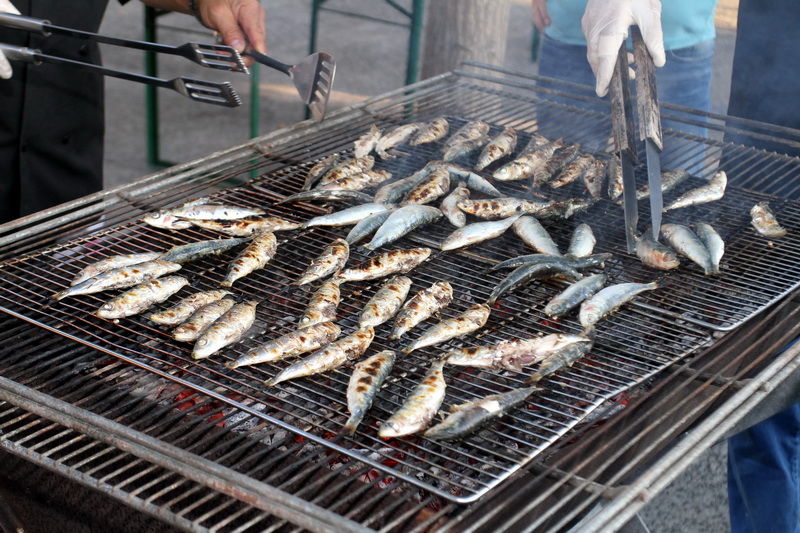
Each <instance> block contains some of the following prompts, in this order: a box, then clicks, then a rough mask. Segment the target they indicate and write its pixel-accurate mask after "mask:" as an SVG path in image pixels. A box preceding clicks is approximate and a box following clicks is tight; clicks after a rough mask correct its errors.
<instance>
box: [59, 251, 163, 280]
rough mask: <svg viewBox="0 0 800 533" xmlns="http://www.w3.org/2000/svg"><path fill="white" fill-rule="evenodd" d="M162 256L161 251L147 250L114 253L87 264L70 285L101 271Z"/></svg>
mask: <svg viewBox="0 0 800 533" xmlns="http://www.w3.org/2000/svg"><path fill="white" fill-rule="evenodd" d="M159 257H161V252H145V253H139V254H125V255H112V256H111V257H107V258H105V259H103V260H101V261H97V262H95V263H92V264H90V265H87V266H85V267H83V268H82V269H81V271H80V272H78V273H77V274H76V275H75V277H74V278H73V279H72V281H71V282H70V286H72V285H77V284H78V283H80V282H82V281H86V280H87V279H89V278H91V277H92V276H96V275H98V274H100V273H101V272H106V271H107V270H111V269H114V268H120V267H125V266H131V265H138V264H139V263H144V262H146V261H152V260H154V259H158V258H159Z"/></svg>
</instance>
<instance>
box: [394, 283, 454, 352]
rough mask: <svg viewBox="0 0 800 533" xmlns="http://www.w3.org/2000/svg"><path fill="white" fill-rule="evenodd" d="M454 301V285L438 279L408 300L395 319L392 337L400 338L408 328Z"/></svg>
mask: <svg viewBox="0 0 800 533" xmlns="http://www.w3.org/2000/svg"><path fill="white" fill-rule="evenodd" d="M452 301H453V287H452V285H450V283H448V282H447V281H437V282H436V283H434V284H433V285H431V286H430V287H428V288H427V289H423V290H421V291H419V292H418V293H417V294H415V295H414V296H413V297H412V298H411V299H410V300H408V301H407V302H406V303H405V304H404V305H403V307H402V308H401V309H400V311H398V313H397V315H396V316H395V319H394V329H393V330H392V334H391V335H390V336H389V338H390V339H399V338H400V337H402V336H403V335H404V334H405V333H406V332H407V331H408V330H410V329H412V328H413V327H414V326H416V325H417V324H419V323H420V322H422V321H423V320H426V319H428V318H430V317H431V316H433V314H434V313H436V312H438V311H439V310H441V309H444V308H445V307H447V306H448V305H450V302H452Z"/></svg>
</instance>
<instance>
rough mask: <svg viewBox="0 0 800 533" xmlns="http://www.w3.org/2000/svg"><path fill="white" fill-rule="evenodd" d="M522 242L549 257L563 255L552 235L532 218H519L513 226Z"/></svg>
mask: <svg viewBox="0 0 800 533" xmlns="http://www.w3.org/2000/svg"><path fill="white" fill-rule="evenodd" d="M511 227H512V228H513V229H514V233H516V234H517V236H519V238H520V239H522V242H524V243H525V244H527V245H528V246H530V247H531V248H533V249H534V250H536V251H537V252H541V253H543V254H547V255H561V250H559V249H558V245H557V244H556V242H555V241H554V240H553V238H552V237H551V236H550V233H548V231H547V230H546V229H545V228H544V226H542V224H541V222H539V221H538V220H537V219H536V218H534V217H532V216H523V217H519V218H518V219H517V220H516V221H515V222H514V224H512V226H511Z"/></svg>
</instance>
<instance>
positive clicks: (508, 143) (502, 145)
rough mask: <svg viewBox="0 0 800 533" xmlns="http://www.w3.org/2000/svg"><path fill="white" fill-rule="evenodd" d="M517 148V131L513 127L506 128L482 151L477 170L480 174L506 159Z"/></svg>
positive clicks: (476, 166)
mask: <svg viewBox="0 0 800 533" xmlns="http://www.w3.org/2000/svg"><path fill="white" fill-rule="evenodd" d="M516 147H517V131H516V130H515V129H514V128H512V127H511V126H506V127H504V128H503V131H502V132H500V133H499V134H498V135H497V136H495V137H494V138H493V139H492V140H491V141H489V143H488V144H487V145H486V146H484V147H483V150H481V155H479V156H478V163H477V164H476V165H475V170H477V171H478V172H480V171H481V170H483V169H484V168H486V167H488V166H489V165H491V164H492V163H494V162H495V161H497V160H499V159H502V158H503V157H506V156H507V155H509V154H510V153H511V152H513V151H514V148H516Z"/></svg>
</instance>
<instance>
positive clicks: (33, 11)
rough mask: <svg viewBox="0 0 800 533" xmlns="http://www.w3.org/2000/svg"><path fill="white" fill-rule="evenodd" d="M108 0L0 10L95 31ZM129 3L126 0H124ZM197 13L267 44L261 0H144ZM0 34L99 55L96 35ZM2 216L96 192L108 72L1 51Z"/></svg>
mask: <svg viewBox="0 0 800 533" xmlns="http://www.w3.org/2000/svg"><path fill="white" fill-rule="evenodd" d="M108 1H109V0H80V1H79V2H69V1H65V0H14V3H12V2H11V1H9V0H0V12H7V13H15V14H20V12H21V14H23V15H27V16H31V17H35V18H40V19H46V20H49V21H50V22H51V23H52V24H55V25H58V26H64V27H69V28H74V29H78V30H83V31H90V32H97V30H98V29H99V27H100V23H101V21H102V19H103V15H104V13H105V10H106V6H107V4H108ZM119 1H120V2H121V3H123V4H124V3H127V2H128V0H119ZM142 1H143V3H145V4H147V5H150V6H151V7H155V8H160V9H168V10H172V11H178V12H182V13H187V14H193V15H194V16H195V17H196V18H197V19H198V20H199V21H200V22H201V23H202V24H203V25H204V26H206V27H208V28H210V29H213V30H216V31H218V32H219V33H220V34H221V36H222V38H223V40H224V42H225V43H226V44H228V45H230V46H232V47H234V48H236V49H237V50H240V51H243V50H244V49H245V46H246V45H247V44H248V43H252V44H251V45H252V46H253V48H255V49H256V50H258V51H266V47H265V42H266V31H265V26H264V19H265V14H264V11H263V9H262V7H261V5H260V3H259V2H258V0H142ZM0 42H2V43H5V44H11V45H15V46H24V47H28V48H33V49H39V50H41V51H42V53H44V54H49V55H55V56H59V57H64V58H67V59H72V60H75V61H80V62H91V63H95V64H99V63H100V50H99V47H98V45H97V43H94V42H91V41H85V40H81V39H74V38H70V37H66V36H61V35H56V34H53V35H50V36H43V35H39V34H35V33H29V32H25V31H21V30H14V29H9V28H0ZM0 77H1V78H4V80H0V106H1V107H0V109H2V110H3V112H2V113H0V168H2V169H3V172H2V174H0V223H3V222H8V221H10V220H14V219H16V218H19V217H21V216H24V215H28V214H31V213H34V212H37V211H40V210H42V209H47V208H49V207H52V206H55V205H58V204H61V203H64V202H67V201H70V200H73V199H76V198H79V197H82V196H85V195H87V194H91V193H94V192H97V191H99V190H101V189H102V187H103V174H102V171H103V136H104V131H105V124H104V120H105V118H104V112H103V108H104V93H103V86H104V80H103V76H102V75H100V74H96V73H92V72H86V71H82V70H79V69H76V68H73V67H69V66H65V65H55V64H42V65H40V66H34V65H30V64H26V63H20V62H15V63H14V64H13V66H12V65H11V64H9V63H8V61H7V60H6V58H5V57H2V53H0Z"/></svg>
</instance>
